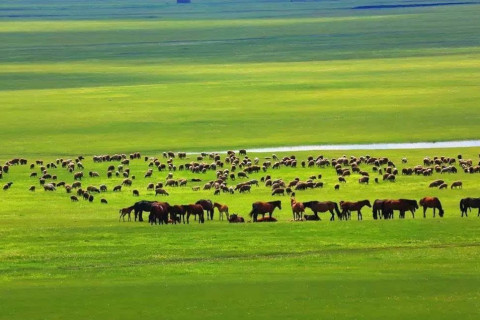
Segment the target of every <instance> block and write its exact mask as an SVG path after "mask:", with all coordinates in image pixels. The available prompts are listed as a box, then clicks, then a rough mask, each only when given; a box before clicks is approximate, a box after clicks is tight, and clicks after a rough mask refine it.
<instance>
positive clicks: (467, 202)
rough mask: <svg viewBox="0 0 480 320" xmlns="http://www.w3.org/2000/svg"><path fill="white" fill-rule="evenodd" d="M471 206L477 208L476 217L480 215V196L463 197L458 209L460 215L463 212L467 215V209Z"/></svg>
mask: <svg viewBox="0 0 480 320" xmlns="http://www.w3.org/2000/svg"><path fill="white" fill-rule="evenodd" d="M472 208H475V209H477V208H478V214H477V217H478V216H480V198H463V199H462V200H460V211H461V212H462V217H463V215H464V214H465V216H466V217H468V210H469V209H470V211H471V210H472Z"/></svg>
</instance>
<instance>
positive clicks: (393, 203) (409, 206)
mask: <svg viewBox="0 0 480 320" xmlns="http://www.w3.org/2000/svg"><path fill="white" fill-rule="evenodd" d="M417 209H418V203H417V201H416V200H409V199H398V200H385V201H384V202H383V205H382V212H383V216H384V217H385V216H391V218H392V219H393V211H394V210H398V211H400V215H399V218H400V219H404V218H405V212H406V211H410V212H411V213H412V218H415V210H417Z"/></svg>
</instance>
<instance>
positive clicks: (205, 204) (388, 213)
mask: <svg viewBox="0 0 480 320" xmlns="http://www.w3.org/2000/svg"><path fill="white" fill-rule="evenodd" d="M419 205H420V206H421V207H422V208H423V217H424V218H426V212H427V209H429V208H432V209H433V217H435V216H436V210H438V215H439V216H440V217H443V215H444V213H445V212H444V210H443V208H442V204H441V202H440V200H439V199H438V198H437V197H424V198H422V199H420V201H418V202H417V201H416V200H413V199H382V200H381V199H377V200H375V201H374V202H373V205H372V204H371V203H370V201H369V200H361V201H356V202H352V201H340V202H339V203H338V204H337V203H336V202H334V201H307V202H297V201H296V199H295V198H293V197H292V198H290V206H291V209H292V217H293V219H292V221H320V220H321V218H320V216H319V215H318V214H319V213H325V212H329V213H330V221H334V220H335V215H336V216H337V218H338V219H339V220H350V219H351V214H352V212H356V213H357V219H358V220H363V215H362V209H363V208H364V207H369V208H372V216H373V219H375V220H377V219H393V218H394V212H395V211H398V217H399V218H400V219H404V218H405V213H406V212H411V214H412V218H415V212H416V210H417V209H419ZM276 208H278V209H279V210H281V209H282V202H281V200H276V201H268V202H263V201H258V202H254V203H253V204H252V210H251V211H250V213H249V214H248V215H249V217H250V218H252V220H251V221H252V222H275V221H277V219H275V218H274V217H273V216H272V214H273V212H274V210H275V209H276ZM307 208H308V209H310V210H311V211H312V213H313V214H311V215H308V214H305V210H306V209H307ZM472 208H473V209H478V214H477V216H480V198H464V199H461V200H460V211H461V214H462V217H463V216H466V217H468V212H469V211H471V209H472ZM215 209H217V210H218V213H219V220H223V219H224V218H223V214H225V215H226V217H227V220H228V221H229V222H230V223H237V222H245V219H244V218H243V217H241V216H239V215H238V214H230V213H229V208H228V206H227V205H225V204H220V203H217V202H212V201H211V200H208V199H202V200H198V201H197V202H195V203H194V204H186V205H170V204H169V203H168V202H159V201H149V200H142V201H138V202H136V203H134V204H133V205H132V206H130V207H126V208H122V209H120V210H119V213H120V216H119V221H121V219H122V218H123V221H125V217H126V216H128V220H129V221H130V220H131V212H132V211H133V212H134V215H135V221H137V219H138V221H140V222H141V221H143V215H142V214H143V212H144V211H145V212H148V213H149V216H148V221H149V223H150V224H152V225H153V224H157V223H158V224H168V223H173V224H176V223H177V222H178V223H181V222H182V221H183V223H184V224H185V221H186V222H187V223H190V216H192V215H193V216H194V218H195V220H197V218H198V222H199V223H204V222H205V213H206V217H207V220H213V218H214V212H215ZM266 214H268V217H265V215H266ZM259 215H261V216H262V217H261V218H259ZM185 216H186V219H185Z"/></svg>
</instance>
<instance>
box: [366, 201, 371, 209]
mask: <svg viewBox="0 0 480 320" xmlns="http://www.w3.org/2000/svg"><path fill="white" fill-rule="evenodd" d="M365 205H366V206H367V207H369V208H371V207H372V205H371V204H370V200H365Z"/></svg>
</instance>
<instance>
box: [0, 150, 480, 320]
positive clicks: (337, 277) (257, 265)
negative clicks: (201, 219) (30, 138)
mask: <svg viewBox="0 0 480 320" xmlns="http://www.w3.org/2000/svg"><path fill="white" fill-rule="evenodd" d="M477 151H478V150H476V149H475V148H466V149H449V150H434V149H432V150H398V151H394V150H392V151H368V152H366V151H355V152H340V151H329V152H318V151H317V152H296V153H294V154H295V155H296V156H297V157H298V159H299V160H301V159H305V158H306V157H307V156H308V155H314V156H317V155H319V154H323V155H324V156H326V157H329V158H330V157H338V156H341V155H343V154H346V155H348V156H350V155H356V156H361V155H366V154H370V155H372V156H388V157H389V158H390V159H391V160H392V161H394V162H395V163H396V164H397V166H398V168H399V169H401V168H403V167H407V166H409V167H411V166H414V165H416V164H421V163H422V159H423V157H424V156H430V157H434V156H441V155H445V156H456V155H457V154H460V153H461V154H462V155H463V156H464V157H465V158H472V159H474V160H475V161H476V159H477V158H478V154H477ZM277 155H278V156H280V157H281V156H285V155H289V154H287V153H285V154H277ZM152 156H153V154H152ZM158 156H160V155H158ZM250 156H251V157H254V156H259V157H260V158H262V159H263V157H265V156H270V155H266V154H251V155H250ZM195 157H196V156H195V155H193V154H192V155H189V159H187V160H184V161H186V162H189V161H192V159H194V158H195ZM403 157H407V158H408V161H409V163H407V164H404V165H402V164H400V162H401V158H403ZM32 160H33V159H32ZM43 160H45V161H54V160H55V159H54V158H48V157H47V158H43ZM184 161H179V160H176V161H175V163H176V164H177V165H178V164H180V163H183V162H184ZM83 163H84V165H85V170H84V171H85V172H87V171H90V170H94V171H98V172H99V173H100V175H101V177H100V178H90V177H85V178H84V179H83V181H82V183H83V185H84V186H87V185H97V186H98V185H99V184H101V183H105V184H107V186H108V191H107V192H106V193H103V194H101V195H99V196H96V199H95V201H94V202H93V203H88V202H86V201H83V200H80V202H79V203H72V202H70V199H69V195H68V194H67V193H66V192H65V191H64V190H63V189H62V188H59V190H58V191H56V192H45V191H43V190H42V189H41V188H40V185H39V184H38V181H37V178H30V177H29V174H30V172H31V170H30V169H28V166H15V167H12V168H11V172H10V173H8V174H6V177H5V178H4V181H5V182H6V181H13V182H14V184H13V185H12V188H11V189H10V190H8V191H4V192H2V195H1V198H0V200H1V206H0V219H1V221H2V228H1V229H0V237H1V239H2V243H3V244H4V245H3V246H2V249H1V251H0V260H1V261H2V264H1V265H0V267H1V269H0V270H1V272H0V274H1V277H0V282H1V283H2V286H0V287H1V289H0V292H1V294H0V302H1V303H0V311H1V312H0V315H1V316H0V317H3V318H5V319H15V318H25V317H29V318H33V319H45V318H46V319H62V318H64V317H66V316H67V315H68V317H69V318H72V319H76V318H78V319H81V318H85V317H91V318H102V319H104V318H106V319H116V318H131V317H134V316H136V315H138V314H141V315H142V316H143V317H146V318H154V317H162V318H168V319H184V318H205V317H211V318H218V319H220V318H249V319H258V318H265V319H268V318H272V317H281V318H292V319H293V318H297V317H299V316H301V317H304V318H308V319H314V318H318V317H327V318H345V319H359V318H362V319H371V318H381V317H386V316H389V317H393V318H398V319H400V318H404V317H407V316H410V317H414V318H442V319H449V318H451V317H453V316H462V317H466V318H472V319H474V318H476V317H478V306H479V296H478V290H477V288H478V285H479V284H480V283H479V282H480V278H479V276H478V272H479V271H480V265H479V263H478V261H479V260H478V257H479V254H480V251H479V249H478V244H479V240H480V239H479V236H478V230H479V228H480V219H478V218H477V212H476V211H473V212H472V213H471V214H470V216H469V218H460V211H459V208H458V202H459V200H460V198H462V197H467V196H478V195H479V194H480V186H479V185H478V177H477V174H475V175H470V174H464V173H463V172H459V173H458V174H452V175H446V174H443V175H441V174H434V176H432V177H419V176H409V177H406V176H401V175H400V176H398V178H397V182H395V183H390V182H382V181H380V183H379V184H374V183H371V184H370V185H359V184H358V182H357V179H358V178H359V175H358V174H354V175H353V176H351V177H349V178H347V180H348V181H347V183H346V184H345V185H342V186H341V188H340V190H339V191H335V190H334V189H333V186H334V184H335V183H337V176H336V174H335V171H334V170H333V169H332V168H297V169H294V168H281V169H279V170H269V171H268V172H267V173H268V174H271V175H272V177H273V178H283V179H285V180H286V181H289V180H290V179H293V178H294V177H299V178H301V179H302V180H305V179H307V178H308V177H309V176H311V175H314V174H315V175H318V174H322V176H323V177H322V181H324V183H325V186H324V188H323V189H315V190H308V191H304V192H302V191H298V192H297V196H296V197H297V200H299V201H307V200H334V201H340V200H347V201H348V200H352V201H356V200H361V199H365V198H367V199H370V201H373V200H374V199H376V198H413V199H417V200H418V199H420V198H421V197H423V196H427V195H433V196H438V197H439V198H440V199H441V200H442V203H443V206H444V208H445V212H446V213H445V216H444V218H442V219H440V218H438V216H437V218H435V219H433V217H432V212H431V211H429V212H427V218H426V219H424V218H423V217H422V214H421V210H420V211H417V213H416V218H415V219H412V217H411V215H410V214H407V216H406V219H405V220H399V219H394V220H391V221H382V220H377V221H375V220H373V219H372V215H371V211H370V210H369V209H368V208H365V210H364V211H363V214H364V221H356V214H353V215H352V220H351V221H346V222H345V221H338V220H336V221H333V222H330V221H328V219H329V215H327V214H321V218H322V221H318V222H297V223H294V222H291V221H290V220H291V219H292V216H291V210H290V208H289V198H288V197H287V196H283V197H282V196H276V197H272V196H271V195H270V192H271V191H270V189H269V188H267V187H264V186H263V185H262V184H261V185H260V186H259V187H253V190H252V192H251V193H250V194H245V195H239V194H234V195H230V194H221V195H220V196H213V191H210V190H208V191H203V190H202V191H198V192H194V191H192V190H191V187H192V186H195V185H200V186H201V185H203V183H204V182H206V181H209V180H212V179H214V177H215V174H214V172H213V171H209V172H207V173H206V174H193V173H190V172H188V171H177V172H175V173H174V178H176V179H179V178H188V179H191V178H193V177H197V178H198V177H200V178H201V179H202V182H197V183H192V182H189V183H188V184H187V186H186V187H177V188H167V190H168V191H169V192H170V196H169V197H160V196H157V199H161V200H165V201H168V202H169V203H171V204H185V203H193V202H195V201H196V200H198V199H201V198H210V199H212V200H214V201H218V202H221V203H226V204H228V205H229V207H230V212H236V213H239V214H240V215H243V216H244V217H246V218H247V220H249V218H248V212H249V211H250V209H251V203H252V202H254V201H257V200H265V201H266V200H272V199H281V200H282V203H283V208H282V210H277V211H275V212H274V216H275V217H277V219H278V220H279V222H277V223H273V224H253V223H245V224H241V225H231V224H228V223H227V222H226V221H223V222H222V221H219V220H218V214H217V213H215V219H214V221H206V223H205V224H198V223H197V222H195V221H191V223H190V224H189V225H183V224H181V225H168V226H150V225H149V224H148V223H146V222H144V223H138V222H118V209H119V208H121V207H125V206H129V205H131V204H133V203H134V202H135V201H138V199H139V198H136V197H133V196H132V190H133V189H138V190H139V191H140V194H141V197H140V198H142V199H154V198H155V196H154V193H153V192H152V191H147V190H146V186H147V184H148V183H149V182H157V181H164V180H165V178H166V175H167V172H165V171H162V172H158V171H154V174H153V177H151V178H143V175H144V173H145V171H146V170H147V169H148V162H145V161H144V160H143V159H141V160H134V161H132V162H131V164H130V165H129V168H130V169H131V174H132V175H135V176H136V179H135V180H134V183H133V186H132V187H124V188H123V190H122V192H120V193H114V192H112V188H113V186H114V185H117V184H119V183H120V182H121V180H122V178H119V177H115V178H111V179H107V178H106V177H105V175H106V174H105V173H106V168H107V166H108V165H110V164H111V163H102V164H94V163H93V162H92V160H91V159H90V158H88V159H86V160H85V161H84V162H83ZM361 168H362V169H364V170H367V171H369V172H371V170H372V169H371V167H370V166H367V165H362V166H361ZM36 170H37V171H38V169H36ZM50 172H51V173H53V174H57V175H58V179H59V181H62V180H63V181H67V182H70V181H72V176H71V174H70V173H68V172H66V170H65V169H62V168H58V169H52V170H50ZM265 174H266V173H257V174H255V173H254V174H251V175H250V178H254V179H260V177H262V176H264V175H265ZM372 174H373V172H372ZM375 176H376V175H375V174H373V176H372V180H373V178H374V177H375ZM439 178H441V179H444V180H446V181H447V182H449V183H451V182H452V181H454V180H462V181H463V182H464V188H463V189H462V190H438V189H429V188H428V184H429V182H430V181H432V180H434V179H439ZM380 180H381V179H380ZM236 182H238V180H237V181H236ZM231 183H232V184H233V182H231ZM30 185H36V186H37V187H38V188H39V189H37V191H36V192H33V193H32V192H29V191H27V190H28V187H29V186H30ZM100 197H103V198H106V199H107V200H108V201H109V204H107V205H104V204H100V202H99V198H100ZM39 310H41V311H39Z"/></svg>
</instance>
